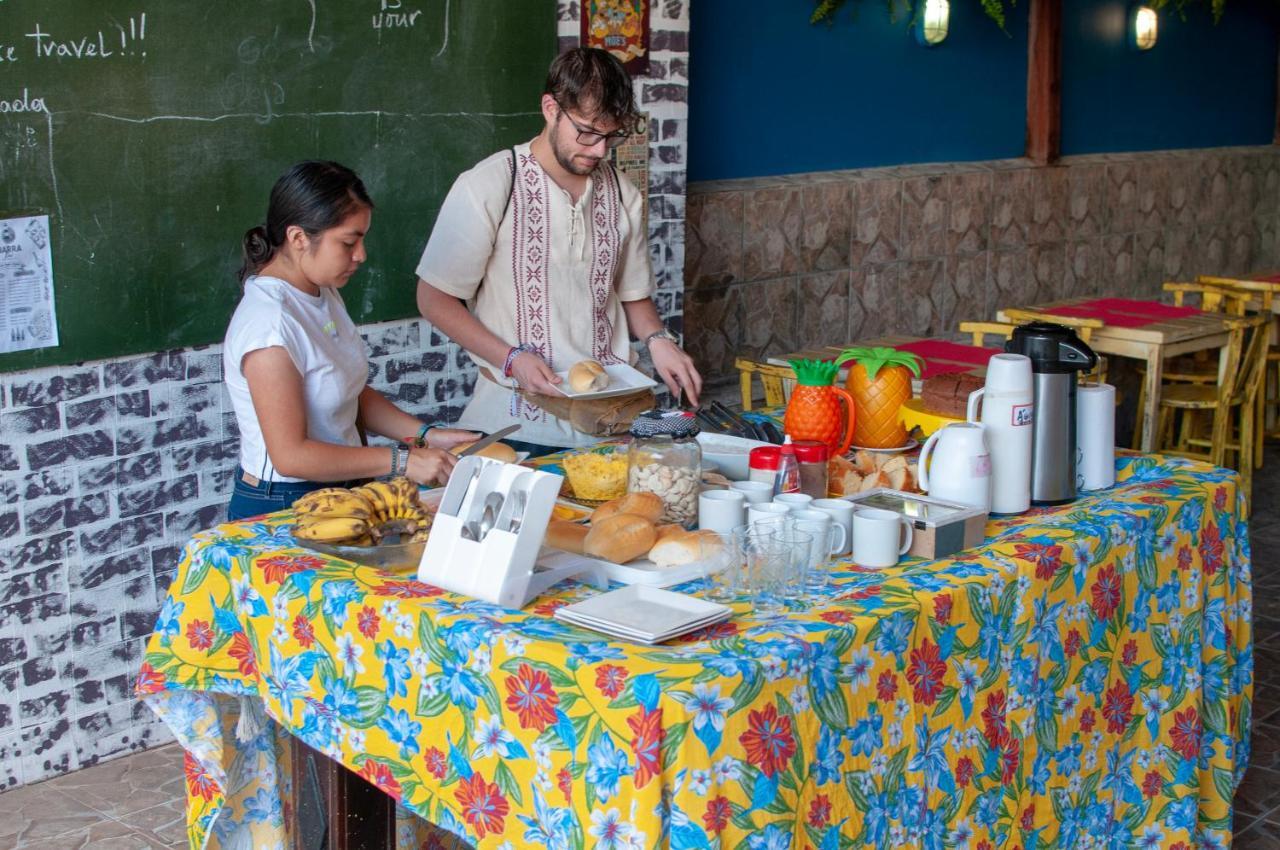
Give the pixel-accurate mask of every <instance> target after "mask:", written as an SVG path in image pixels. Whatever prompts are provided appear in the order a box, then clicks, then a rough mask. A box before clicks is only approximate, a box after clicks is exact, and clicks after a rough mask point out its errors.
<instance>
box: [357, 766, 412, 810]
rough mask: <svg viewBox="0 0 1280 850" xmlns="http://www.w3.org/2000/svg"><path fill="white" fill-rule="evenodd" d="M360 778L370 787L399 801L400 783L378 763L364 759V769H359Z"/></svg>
mask: <svg viewBox="0 0 1280 850" xmlns="http://www.w3.org/2000/svg"><path fill="white" fill-rule="evenodd" d="M360 776H361V777H363V778H364V780H365V781H366V782H368V783H369V784H370V785H373V786H374V787H376V788H377V789H378V790H380V791H382V792H383V793H384V794H390V795H391V796H392V797H395V798H396V799H397V800H398V799H400V797H401V795H402V793H403V791H402V789H401V788H400V782H399V781H398V780H397V779H396V778H395V775H394V774H392V773H391V768H389V767H387V766H386V765H385V764H383V763H382V762H380V761H374V760H373V759H365V760H364V767H362V768H360Z"/></svg>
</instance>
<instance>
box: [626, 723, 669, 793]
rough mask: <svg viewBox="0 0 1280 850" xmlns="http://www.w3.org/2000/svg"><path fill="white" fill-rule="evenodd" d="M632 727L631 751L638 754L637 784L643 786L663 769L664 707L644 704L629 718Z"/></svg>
mask: <svg viewBox="0 0 1280 850" xmlns="http://www.w3.org/2000/svg"><path fill="white" fill-rule="evenodd" d="M627 726H629V727H630V728H631V735H632V737H631V751H632V752H633V753H635V756H636V774H635V785H636V787H637V788H643V787H644V786H646V785H648V784H649V780H650V779H652V778H653V777H655V776H657V775H658V772H659V771H661V770H662V709H661V708H655V709H654V710H653V711H649V710H648V709H647V708H644V707H643V706H642V707H641V708H640V710H639V711H637V712H636V713H635V714H633V715H631V716H630V717H628V718H627Z"/></svg>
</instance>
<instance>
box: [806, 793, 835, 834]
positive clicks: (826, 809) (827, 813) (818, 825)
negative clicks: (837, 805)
mask: <svg viewBox="0 0 1280 850" xmlns="http://www.w3.org/2000/svg"><path fill="white" fill-rule="evenodd" d="M830 820H831V800H830V799H828V798H827V795H826V794H819V795H818V796H816V797H814V798H813V802H811V803H809V826H811V827H813V828H814V829H822V827H824V826H826V825H827V822H828V821H830Z"/></svg>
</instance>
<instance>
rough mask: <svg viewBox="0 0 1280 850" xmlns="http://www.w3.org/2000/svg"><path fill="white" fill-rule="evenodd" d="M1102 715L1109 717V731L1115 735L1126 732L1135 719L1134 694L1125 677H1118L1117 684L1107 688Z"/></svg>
mask: <svg viewBox="0 0 1280 850" xmlns="http://www.w3.org/2000/svg"><path fill="white" fill-rule="evenodd" d="M1102 716H1103V717H1105V718H1107V731H1108V732H1110V733H1111V734H1113V735H1119V734H1121V733H1122V732H1124V730H1125V729H1126V728H1127V727H1128V725H1129V721H1130V720H1132V719H1133V694H1132V693H1130V691H1129V686H1128V685H1127V684H1125V682H1124V680H1123V679H1116V681H1115V684H1113V685H1112V686H1111V687H1110V688H1108V689H1107V695H1106V700H1105V702H1103V704H1102Z"/></svg>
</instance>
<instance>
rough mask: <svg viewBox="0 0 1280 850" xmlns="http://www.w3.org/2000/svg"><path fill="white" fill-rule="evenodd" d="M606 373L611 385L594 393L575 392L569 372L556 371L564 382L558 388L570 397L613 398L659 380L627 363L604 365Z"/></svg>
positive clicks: (650, 385)
mask: <svg viewBox="0 0 1280 850" xmlns="http://www.w3.org/2000/svg"><path fill="white" fill-rule="evenodd" d="M604 371H605V373H606V374H607V375H608V376H609V386H608V387H607V388H605V389H603V390H600V391H598V392H594V393H589V392H588V393H579V392H574V391H573V390H572V389H570V388H569V373H568V372H567V371H566V372H556V374H557V375H559V376H560V379H561V381H562V383H560V384H557V385H556V389H558V390H560V392H562V393H564V394H565V395H567V396H568V397H569V398H611V397H613V396H617V395H626V394H627V393H633V392H635V391H636V390H644V389H648V388H649V387H656V386H657V385H658V382H657V381H655V380H654V379H653V378H650V377H649V376H648V375H646V374H645V373H644V372H641V371H640V370H638V369H633V368H632V367H630V366H628V365H627V364H626V363H614V364H612V365H610V366H605V367H604Z"/></svg>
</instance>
